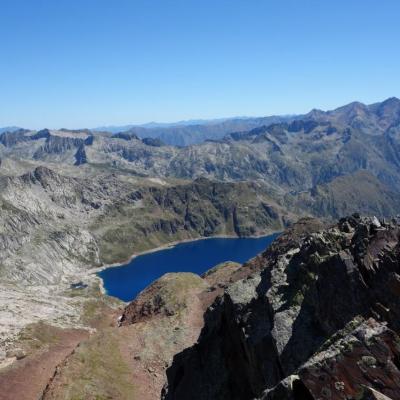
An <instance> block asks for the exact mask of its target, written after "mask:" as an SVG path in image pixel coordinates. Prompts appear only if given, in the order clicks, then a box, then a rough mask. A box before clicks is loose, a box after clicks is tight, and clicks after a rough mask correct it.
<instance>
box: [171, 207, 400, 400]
mask: <svg viewBox="0 0 400 400" xmlns="http://www.w3.org/2000/svg"><path fill="white" fill-rule="evenodd" d="M301 228H302V229H300V230H299V226H297V227H296V226H295V227H294V229H291V230H289V231H287V232H286V233H285V234H283V235H282V236H281V237H280V238H279V239H277V240H276V241H275V242H274V243H273V245H272V246H271V247H270V248H269V249H268V250H267V251H266V252H265V253H263V254H261V255H260V256H259V257H258V258H256V259H255V260H253V261H250V264H254V265H257V266H260V265H261V266H262V267H261V269H260V270H259V271H256V272H254V273H253V274H251V275H250V276H248V277H246V278H245V279H243V280H239V281H237V282H235V283H233V284H232V285H230V286H228V288H227V289H226V290H225V292H224V294H223V296H221V297H219V298H217V300H216V301H215V302H214V304H213V305H212V306H211V307H209V309H208V310H207V312H206V314H205V326H204V328H203V330H202V333H201V335H200V338H199V340H198V343H197V344H196V345H194V346H193V347H191V348H188V349H186V350H184V351H183V352H181V353H180V354H178V355H176V356H175V358H174V362H173V364H172V366H171V367H170V368H169V370H168V372H167V375H168V386H166V388H165V390H164V398H165V399H187V398H191V399H226V398H229V399H238V400H239V399H241V400H243V399H254V398H262V399H321V398H329V399H338V400H339V399H345V398H346V399H367V398H368V399H369V398H375V397H371V396H384V395H385V396H387V397H388V398H391V399H398V398H399V397H400V363H399V360H400V358H399V357H400V347H399V343H400V342H399V337H398V333H400V325H399V320H400V319H399V317H400V297H399V294H400V261H399V256H400V243H399V239H400V228H399V226H398V224H397V221H393V222H390V223H384V222H383V221H381V222H379V221H378V220H377V219H376V218H371V219H367V218H366V219H364V218H360V217H359V216H358V215H354V216H353V217H350V218H347V219H343V220H341V221H340V222H339V224H338V225H335V226H333V227H331V228H328V229H325V230H321V231H319V232H315V228H313V229H309V226H308V225H307V224H305V225H304V226H302V227H301ZM313 231H314V232H313ZM376 393H378V394H376ZM368 396H369V397H368ZM376 398H378V397H376ZM381 398H385V397H381Z"/></svg>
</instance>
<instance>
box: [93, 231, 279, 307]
mask: <svg viewBox="0 0 400 400" xmlns="http://www.w3.org/2000/svg"><path fill="white" fill-rule="evenodd" d="M277 236H278V234H273V235H269V236H263V237H259V238H211V239H202V240H195V241H192V242H185V243H180V244H177V245H176V246H174V247H170V248H166V249H162V250H158V251H155V252H152V253H147V254H143V255H140V256H137V257H135V258H133V259H132V260H131V261H130V262H129V263H128V264H125V265H121V266H118V267H110V268H107V269H105V270H103V271H101V272H99V274H98V275H99V276H100V277H101V278H102V279H103V284H104V288H105V290H106V292H107V294H109V295H110V296H115V297H118V298H119V299H121V300H123V301H131V300H133V299H134V298H135V297H136V296H137V294H138V293H139V292H141V291H142V290H143V289H144V288H145V287H147V286H148V285H150V284H151V283H152V282H153V281H155V280H156V279H158V278H159V277H160V276H162V275H164V274H166V273H167V272H194V273H196V274H199V275H201V274H203V273H204V272H206V271H207V270H209V269H210V268H212V267H214V266H215V265H217V264H219V263H222V262H224V261H236V262H239V263H244V262H245V261H247V260H249V259H250V258H252V257H254V256H256V255H257V254H258V253H260V252H262V251H264V250H265V249H266V248H267V247H268V246H269V245H270V244H271V242H272V241H273V240H274V239H275V238H276V237H277Z"/></svg>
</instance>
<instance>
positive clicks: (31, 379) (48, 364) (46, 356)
mask: <svg viewBox="0 0 400 400" xmlns="http://www.w3.org/2000/svg"><path fill="white" fill-rule="evenodd" d="M88 337H89V333H88V332H87V331H84V330H77V329H69V330H64V331H62V332H61V333H60V336H59V339H58V341H57V343H56V344H53V345H50V346H49V348H48V349H47V350H43V351H40V352H38V353H36V354H34V355H32V356H28V357H26V358H25V359H22V360H19V361H16V362H15V363H14V364H13V366H11V367H9V368H7V369H5V370H4V371H1V372H0V387H1V391H0V400H34V399H35V400H36V399H40V397H41V395H42V393H43V390H44V389H45V387H46V385H47V383H48V382H49V381H50V379H51V378H52V377H53V375H54V371H55V370H56V368H57V365H59V364H60V363H61V362H63V361H64V360H65V358H66V357H68V356H69V355H70V354H71V353H72V352H73V351H74V349H75V348H76V346H77V345H78V344H79V343H80V342H81V341H82V340H85V339H87V338H88Z"/></svg>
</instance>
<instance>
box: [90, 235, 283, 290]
mask: <svg viewBox="0 0 400 400" xmlns="http://www.w3.org/2000/svg"><path fill="white" fill-rule="evenodd" d="M279 233H281V231H271V232H269V233H262V234H259V235H251V236H237V235H213V236H205V237H204V236H200V237H198V238H188V239H183V240H176V241H173V242H169V243H166V244H164V245H161V246H158V247H154V248H153V249H149V250H144V251H141V252H139V253H134V254H132V256H130V257H129V258H127V259H126V260H125V261H122V262H116V263H112V264H104V265H102V266H100V267H97V268H94V269H92V270H90V275H92V276H93V275H95V276H96V278H97V280H98V282H99V288H100V291H101V293H102V294H103V295H107V296H110V295H109V294H108V293H107V290H106V289H105V287H104V282H103V279H102V278H101V277H100V276H99V275H98V273H99V272H101V271H104V270H106V269H109V268H115V267H121V266H124V265H127V264H129V263H131V262H132V261H133V260H134V259H135V258H137V257H139V256H142V255H146V254H151V253H156V252H158V251H163V250H168V249H173V248H174V247H176V246H178V245H180V244H183V243H190V242H197V241H199V240H207V239H260V238H263V237H267V236H271V235H275V234H279ZM213 267H214V266H210V268H213ZM113 297H115V296H113Z"/></svg>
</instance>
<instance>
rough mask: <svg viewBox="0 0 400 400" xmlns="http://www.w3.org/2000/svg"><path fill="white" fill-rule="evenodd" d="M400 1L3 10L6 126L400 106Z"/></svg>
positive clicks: (130, 2)
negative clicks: (395, 100)
mask: <svg viewBox="0 0 400 400" xmlns="http://www.w3.org/2000/svg"><path fill="white" fill-rule="evenodd" d="M399 17H400V1H399V0H374V1H373V0H175V1H170V0H117V1H112V0H107V1H104V0H68V1H67V0H35V1H33V0H1V2H0V54H1V60H0V126H5V125H18V126H24V127H32V128H41V127H45V126H46V127H50V128H57V127H70V128H78V127H95V126H99V125H111V124H128V123H142V122H148V121H164V122H165V121H176V120H182V119H189V118H215V117H227V116H236V115H260V116H261V115H270V114H288V113H302V112H306V111H308V110H309V109H311V108H314V107H316V108H322V109H330V108H333V107H336V106H339V105H342V104H344V103H346V102H350V101H353V100H360V101H363V102H367V103H370V102H375V101H378V100H383V99H384V98H386V97H389V96H400V51H399V50H400V48H399V47H400V23H399Z"/></svg>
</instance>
